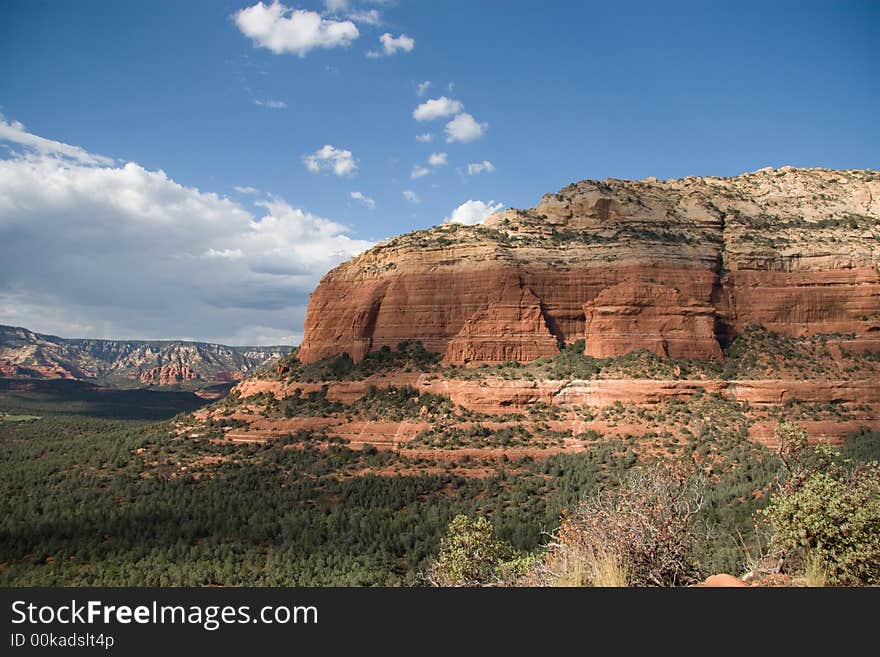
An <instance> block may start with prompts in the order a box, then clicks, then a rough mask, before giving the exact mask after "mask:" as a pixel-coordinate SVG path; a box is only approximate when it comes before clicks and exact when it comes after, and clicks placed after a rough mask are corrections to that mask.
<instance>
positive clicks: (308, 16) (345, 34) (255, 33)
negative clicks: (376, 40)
mask: <svg viewBox="0 0 880 657" xmlns="http://www.w3.org/2000/svg"><path fill="white" fill-rule="evenodd" d="M234 18H235V24H236V26H237V27H238V29H239V30H240V31H241V33H242V34H244V35H245V36H247V37H250V38H251V40H252V41H253V42H254V44H255V45H257V46H260V47H262V48H268V49H269V50H271V51H272V52H274V53H275V54H276V55H280V54H282V53H293V54H295V55H298V56H299V57H305V56H306V55H307V54H308V53H309V52H311V51H312V50H314V49H316V48H336V47H339V46H349V45H351V43H352V41H354V40H355V39H357V38H358V36H359V35H360V33H359V32H358V29H357V27H355V24H354V23H352V22H351V21H337V20H331V19H326V18H324V17H322V16H321V14H319V13H317V12H314V11H307V10H304V9H292V8H290V7H287V6H285V5H283V4H281V3H280V2H277V0H276V1H275V2H273V3H272V4H271V5H265V4H263V3H262V2H258V3H257V4H255V5H253V6H252V7H246V8H245V9H241V10H240V11H238V12H236V13H235V15H234Z"/></svg>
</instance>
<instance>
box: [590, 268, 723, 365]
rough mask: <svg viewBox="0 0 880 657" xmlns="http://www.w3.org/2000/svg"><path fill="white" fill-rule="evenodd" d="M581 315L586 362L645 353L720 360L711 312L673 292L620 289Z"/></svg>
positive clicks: (639, 286)
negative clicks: (635, 352) (584, 325)
mask: <svg viewBox="0 0 880 657" xmlns="http://www.w3.org/2000/svg"><path fill="white" fill-rule="evenodd" d="M584 315H585V317H586V331H585V338H586V348H585V351H584V353H585V354H586V355H587V356H595V357H596V358H607V357H608V356H619V355H621V354H626V353H629V352H631V351H637V350H639V349H647V350H648V351H652V352H654V353H655V354H657V355H658V356H663V357H667V358H701V359H704V360H715V359H718V358H721V345H719V344H718V339H717V338H716V337H715V321H716V311H715V307H714V306H712V305H711V304H710V302H709V299H705V300H703V301H700V300H698V299H693V298H686V297H685V296H684V295H683V294H682V292H681V291H680V290H679V289H676V288H673V287H668V286H664V285H655V284H651V283H621V284H620V285H615V286H614V287H609V288H606V289H605V290H602V292H600V293H599V296H597V297H596V298H595V299H593V300H592V301H590V302H588V303H586V304H584Z"/></svg>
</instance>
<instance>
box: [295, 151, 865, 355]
mask: <svg viewBox="0 0 880 657" xmlns="http://www.w3.org/2000/svg"><path fill="white" fill-rule="evenodd" d="M878 268H880V174H878V173H877V172H873V171H833V170H828V169H793V168H791V167H783V168H782V169H764V170H761V171H756V172H754V173H750V174H745V175H742V176H738V177H735V178H710V177H689V178H683V179H679V180H666V181H658V180H655V179H646V180H643V181H622V180H613V179H610V180H605V181H583V182H580V183H577V184H574V185H570V186H568V187H566V188H564V189H562V190H560V192H559V193H557V194H548V195H545V196H544V197H543V198H542V199H541V201H540V203H538V205H536V206H535V207H534V208H532V209H529V210H508V211H505V212H502V213H499V214H497V215H493V216H492V217H490V218H489V219H488V220H487V221H486V222H485V224H484V225H482V226H460V225H456V224H445V225H442V226H438V227H435V228H432V229H430V230H424V231H418V232H415V233H412V234H409V235H404V236H402V237H398V238H395V239H392V240H389V241H387V242H384V243H382V244H380V245H378V246H377V247H375V248H373V249H371V250H370V251H368V252H366V253H364V254H362V255H360V256H358V257H357V258H355V259H353V260H351V261H349V262H347V263H345V264H343V265H341V266H339V267H337V268H336V269H334V270H333V271H331V272H330V273H329V274H327V275H326V276H325V277H324V279H323V280H322V281H321V283H320V285H319V286H318V288H317V290H315V292H314V294H313V295H312V298H311V302H310V304H309V310H308V313H307V317H306V322H305V337H304V339H303V344H302V347H301V349H300V352H299V359H300V360H302V361H304V362H310V361H315V360H318V359H321V358H324V357H327V356H331V355H335V354H338V353H341V352H347V353H349V354H350V355H351V356H352V357H353V358H354V359H355V360H358V359H360V358H362V357H363V356H364V355H365V354H366V353H368V352H369V351H372V350H376V349H379V348H381V347H383V346H390V347H392V348H394V347H396V346H397V344H398V343H399V342H401V341H403V340H421V341H422V342H423V344H424V345H425V347H426V348H427V349H429V350H430V351H434V352H438V353H442V354H445V355H446V360H447V362H452V363H479V362H498V361H502V360H508V359H510V358H515V359H517V360H528V359H531V358H535V357H539V356H542V355H547V354H548V352H552V349H553V340H555V341H556V342H557V343H571V342H573V341H575V340H578V339H582V338H583V339H585V340H586V353H588V354H592V355H597V356H615V355H622V354H624V353H627V352H629V351H633V350H636V349H649V350H651V351H654V352H655V353H658V354H668V355H669V356H672V357H676V358H703V359H706V358H709V359H711V358H718V357H720V355H721V351H720V347H719V344H723V343H724V342H725V341H726V340H729V339H730V338H731V337H732V336H734V335H736V334H737V333H738V332H741V331H742V330H744V329H745V328H746V327H748V326H750V325H752V324H763V325H765V326H766V327H767V328H769V329H771V330H773V331H774V332H777V333H782V334H787V335H804V334H815V333H845V334H854V336H855V337H854V338H852V340H853V344H854V345H855V346H856V347H857V348H858V349H862V350H872V351H880V273H878V271H880V270H878ZM512 282H515V285H512V284H511V283H512ZM512 288H513V289H512ZM517 288H518V289H519V290H521V291H522V296H521V297H518V296H517V295H518V294H519V293H518V292H516V289H517ZM545 329H546V330H545Z"/></svg>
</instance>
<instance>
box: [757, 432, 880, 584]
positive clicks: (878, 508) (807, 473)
mask: <svg viewBox="0 0 880 657" xmlns="http://www.w3.org/2000/svg"><path fill="white" fill-rule="evenodd" d="M775 435H776V438H777V440H778V442H779V458H780V461H781V462H782V465H783V468H782V475H781V477H780V479H779V482H778V485H777V491H776V493H774V495H773V496H772V497H771V498H770V502H769V504H768V505H767V507H766V508H765V509H763V510H762V511H760V512H759V517H760V518H762V519H763V521H764V522H765V523H766V524H767V525H768V526H769V527H770V548H771V550H775V551H777V552H778V553H779V554H780V555H781V556H782V557H783V559H784V561H785V563H788V564H794V567H795V568H796V567H798V566H803V567H804V568H805V570H810V571H821V572H823V573H824V575H825V576H826V578H827V582H828V583H829V584H837V585H858V584H877V583H880V463H878V462H877V461H868V462H862V463H858V464H855V465H854V464H853V462H852V461H849V460H846V459H843V458H842V457H841V455H840V454H838V453H836V452H834V451H833V450H831V448H830V447H828V446H827V445H824V444H819V445H815V446H813V445H810V444H809V441H808V435H807V432H806V430H804V429H803V428H801V427H799V426H797V425H794V424H790V423H782V424H780V425H779V426H778V427H777V429H776V433H775ZM788 569H792V566H791V565H789V566H788Z"/></svg>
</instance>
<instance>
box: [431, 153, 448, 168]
mask: <svg viewBox="0 0 880 657" xmlns="http://www.w3.org/2000/svg"><path fill="white" fill-rule="evenodd" d="M447 163H448V161H447V158H446V153H431V155H429V156H428V164H430V165H431V166H432V167H441V166H443V165H444V164H447Z"/></svg>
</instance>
